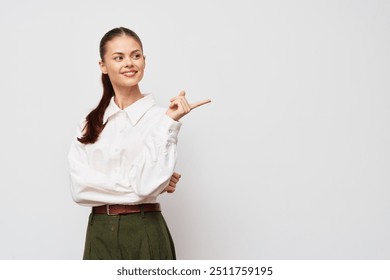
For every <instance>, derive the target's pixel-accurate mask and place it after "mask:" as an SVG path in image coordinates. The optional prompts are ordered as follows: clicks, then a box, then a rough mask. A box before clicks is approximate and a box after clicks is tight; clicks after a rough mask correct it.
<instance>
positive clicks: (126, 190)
mask: <svg viewBox="0 0 390 280" xmlns="http://www.w3.org/2000/svg"><path fill="white" fill-rule="evenodd" d="M165 112H166V109H164V108H161V107H158V106H156V102H155V100H154V98H153V96H152V95H151V94H145V95H144V97H143V98H141V99H139V100H137V101H136V102H135V103H133V104H132V105H130V106H129V107H127V108H125V109H124V110H121V109H120V108H119V107H118V106H117V105H116V104H115V102H114V98H112V99H111V101H110V104H109V106H108V107H107V109H106V111H105V114H104V120H103V121H104V122H106V121H107V124H106V126H105V128H104V129H103V131H102V132H101V134H100V136H99V139H98V141H96V142H95V143H94V144H86V145H85V144H82V143H80V142H79V141H78V140H77V138H76V137H81V135H82V129H83V128H84V125H85V120H84V121H83V122H82V123H81V124H80V126H79V127H78V129H77V134H76V137H75V139H74V140H73V143H72V145H71V148H70V151H69V154H68V160H69V167H70V175H71V176H70V177H71V193H72V197H73V199H74V201H75V202H76V203H78V204H80V205H83V206H98V205H104V204H140V203H154V202H156V199H157V196H158V195H159V194H160V193H161V191H162V190H163V189H164V188H165V187H166V186H167V184H168V183H169V180H170V177H171V176H172V174H173V171H174V168H175V164H176V157H177V148H176V147H177V135H178V133H179V131H180V127H181V123H180V122H177V121H174V120H173V119H171V118H170V117H168V116H167V115H166V114H165Z"/></svg>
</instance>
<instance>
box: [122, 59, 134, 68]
mask: <svg viewBox="0 0 390 280" xmlns="http://www.w3.org/2000/svg"><path fill="white" fill-rule="evenodd" d="M123 63H124V66H125V67H131V66H133V60H132V59H131V58H130V57H126V58H124V59H123Z"/></svg>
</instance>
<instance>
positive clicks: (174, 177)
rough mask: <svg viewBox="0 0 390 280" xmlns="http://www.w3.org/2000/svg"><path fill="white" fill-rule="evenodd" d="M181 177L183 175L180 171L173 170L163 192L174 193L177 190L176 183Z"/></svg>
mask: <svg viewBox="0 0 390 280" xmlns="http://www.w3.org/2000/svg"><path fill="white" fill-rule="evenodd" d="M180 177H181V175H180V174H179V173H176V172H173V174H172V176H171V179H170V180H169V184H168V186H167V187H166V188H165V189H164V190H163V191H162V192H161V193H164V192H167V193H173V192H174V191H175V190H176V184H177V183H178V182H179V180H180Z"/></svg>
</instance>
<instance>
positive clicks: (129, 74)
mask: <svg viewBox="0 0 390 280" xmlns="http://www.w3.org/2000/svg"><path fill="white" fill-rule="evenodd" d="M137 73H138V71H127V72H123V73H122V74H123V75H124V76H126V77H133V76H135V74H137Z"/></svg>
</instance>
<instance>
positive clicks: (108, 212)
mask: <svg viewBox="0 0 390 280" xmlns="http://www.w3.org/2000/svg"><path fill="white" fill-rule="evenodd" d="M106 213H107V215H108V216H117V215H118V214H111V213H110V205H108V204H107V205H106Z"/></svg>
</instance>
